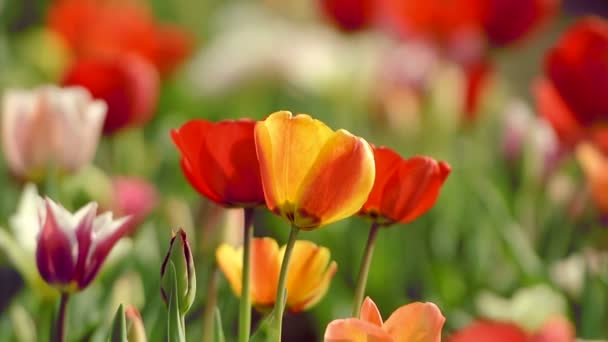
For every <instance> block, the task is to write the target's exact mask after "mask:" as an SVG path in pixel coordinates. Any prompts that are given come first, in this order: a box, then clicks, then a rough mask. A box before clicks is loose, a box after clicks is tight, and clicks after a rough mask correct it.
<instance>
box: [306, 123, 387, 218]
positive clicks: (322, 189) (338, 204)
mask: <svg viewBox="0 0 608 342" xmlns="http://www.w3.org/2000/svg"><path fill="white" fill-rule="evenodd" d="M374 175H375V167H374V155H373V152H372V149H371V147H370V146H369V144H368V143H367V142H366V141H365V140H363V139H361V138H358V137H356V136H354V135H352V134H350V133H349V132H347V131H345V130H338V131H336V132H335V133H334V134H333V135H332V136H331V137H330V138H329V139H328V140H327V142H326V143H325V145H324V146H323V149H322V150H321V152H320V153H319V155H318V157H317V159H316V160H315V162H314V164H312V165H311V169H310V171H309V172H308V174H307V175H306V178H305V179H304V180H303V181H302V184H301V185H300V187H299V191H298V194H297V197H296V198H297V199H296V201H295V203H296V204H297V206H298V207H297V211H296V213H295V218H294V222H295V225H296V226H298V227H300V228H302V229H312V228H316V227H318V226H321V225H325V224H329V223H332V222H335V221H338V220H341V219H343V218H346V217H348V216H351V215H353V214H354V213H356V212H358V211H359V210H360V209H361V207H362V206H363V203H365V201H366V200H367V197H368V196H369V193H370V191H371V189H372V186H373V185H374Z"/></svg>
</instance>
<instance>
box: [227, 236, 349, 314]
mask: <svg viewBox="0 0 608 342" xmlns="http://www.w3.org/2000/svg"><path fill="white" fill-rule="evenodd" d="M284 253H285V246H282V247H281V248H280V249H279V246H278V244H277V242H276V241H275V240H273V239H271V238H256V239H253V243H252V249H251V267H252V269H251V298H252V303H253V305H254V306H255V307H257V308H258V309H261V310H265V309H268V308H270V307H272V306H273V305H274V301H275V298H276V294H277V280H278V278H279V270H280V268H281V262H282V261H283V255H284ZM242 256H243V247H238V248H234V247H232V246H229V245H227V244H222V245H221V246H220V247H219V248H218V249H217V250H216V258H217V262H218V264H219V267H220V269H221V270H222V272H223V273H224V275H225V276H226V278H227V279H228V283H229V284H230V287H231V288H232V290H233V291H234V293H235V294H236V295H237V296H239V297H240V295H241V277H242V270H243V263H242V262H243V258H242ZM290 264H291V267H290V268H289V273H288V274H287V307H288V308H289V309H290V310H291V311H292V312H299V311H303V310H307V309H309V308H310V307H312V306H313V305H315V304H316V303H317V302H319V300H321V298H323V296H324V295H325V293H326V292H327V289H328V288H329V284H330V281H331V279H332V277H333V276H334V274H335V273H336V270H337V268H338V266H337V264H336V262H335V261H332V260H331V253H330V251H329V249H327V248H325V247H320V246H317V245H316V244H314V243H312V242H310V241H303V240H298V241H296V242H295V245H294V249H293V253H292V256H291V262H290Z"/></svg>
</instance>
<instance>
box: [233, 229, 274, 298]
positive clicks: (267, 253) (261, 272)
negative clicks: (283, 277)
mask: <svg viewBox="0 0 608 342" xmlns="http://www.w3.org/2000/svg"><path fill="white" fill-rule="evenodd" d="M241 263H242V262H241ZM280 268H281V264H280V259H279V245H278V244H277V242H276V241H275V240H273V239H271V238H256V239H253V242H252V248H251V292H252V295H251V297H252V300H253V304H258V305H262V306H271V305H272V304H273V303H274V300H275V298H276V295H277V283H278V280H279V272H280Z"/></svg>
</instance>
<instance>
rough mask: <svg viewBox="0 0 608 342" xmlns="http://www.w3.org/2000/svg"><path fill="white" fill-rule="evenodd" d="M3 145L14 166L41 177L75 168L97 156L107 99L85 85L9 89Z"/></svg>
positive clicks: (16, 171) (21, 174) (18, 172)
mask: <svg viewBox="0 0 608 342" xmlns="http://www.w3.org/2000/svg"><path fill="white" fill-rule="evenodd" d="M2 105H3V107H2V145H3V149H4V155H5V158H6V160H7V163H8V165H9V167H10V169H11V171H12V172H13V173H14V174H15V175H17V176H19V177H21V178H26V179H35V180H38V179H39V178H40V177H41V176H43V175H44V173H45V172H46V171H47V170H48V169H49V168H50V167H54V168H57V169H59V171H62V172H75V171H77V170H78V169H80V168H81V167H82V166H83V165H85V164H87V163H89V162H90V161H91V160H92V159H93V157H94V156H95V151H96V149H97V143H98V141H99V135H100V132H101V128H102V125H103V121H104V118H105V116H106V104H105V103H103V102H102V101H95V100H93V99H92V98H91V95H90V94H89V92H88V91H86V90H85V89H83V88H81V87H67V88H58V87H55V86H42V87H39V88H35V89H33V90H7V91H6V93H5V94H4V98H3V104H2Z"/></svg>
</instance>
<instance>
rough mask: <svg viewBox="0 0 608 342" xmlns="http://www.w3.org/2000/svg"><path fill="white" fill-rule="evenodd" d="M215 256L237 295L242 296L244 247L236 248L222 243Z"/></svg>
mask: <svg viewBox="0 0 608 342" xmlns="http://www.w3.org/2000/svg"><path fill="white" fill-rule="evenodd" d="M215 258H216V259H217V264H218V265H219V266H220V270H222V272H223V273H224V276H226V279H228V283H229V284H230V287H231V288H232V291H234V294H235V295H236V296H237V297H240V296H241V278H242V277H243V248H242V247H239V248H236V249H235V248H234V247H232V246H229V245H227V244H222V245H221V246H219V247H218V248H217V250H216V251H215Z"/></svg>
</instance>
